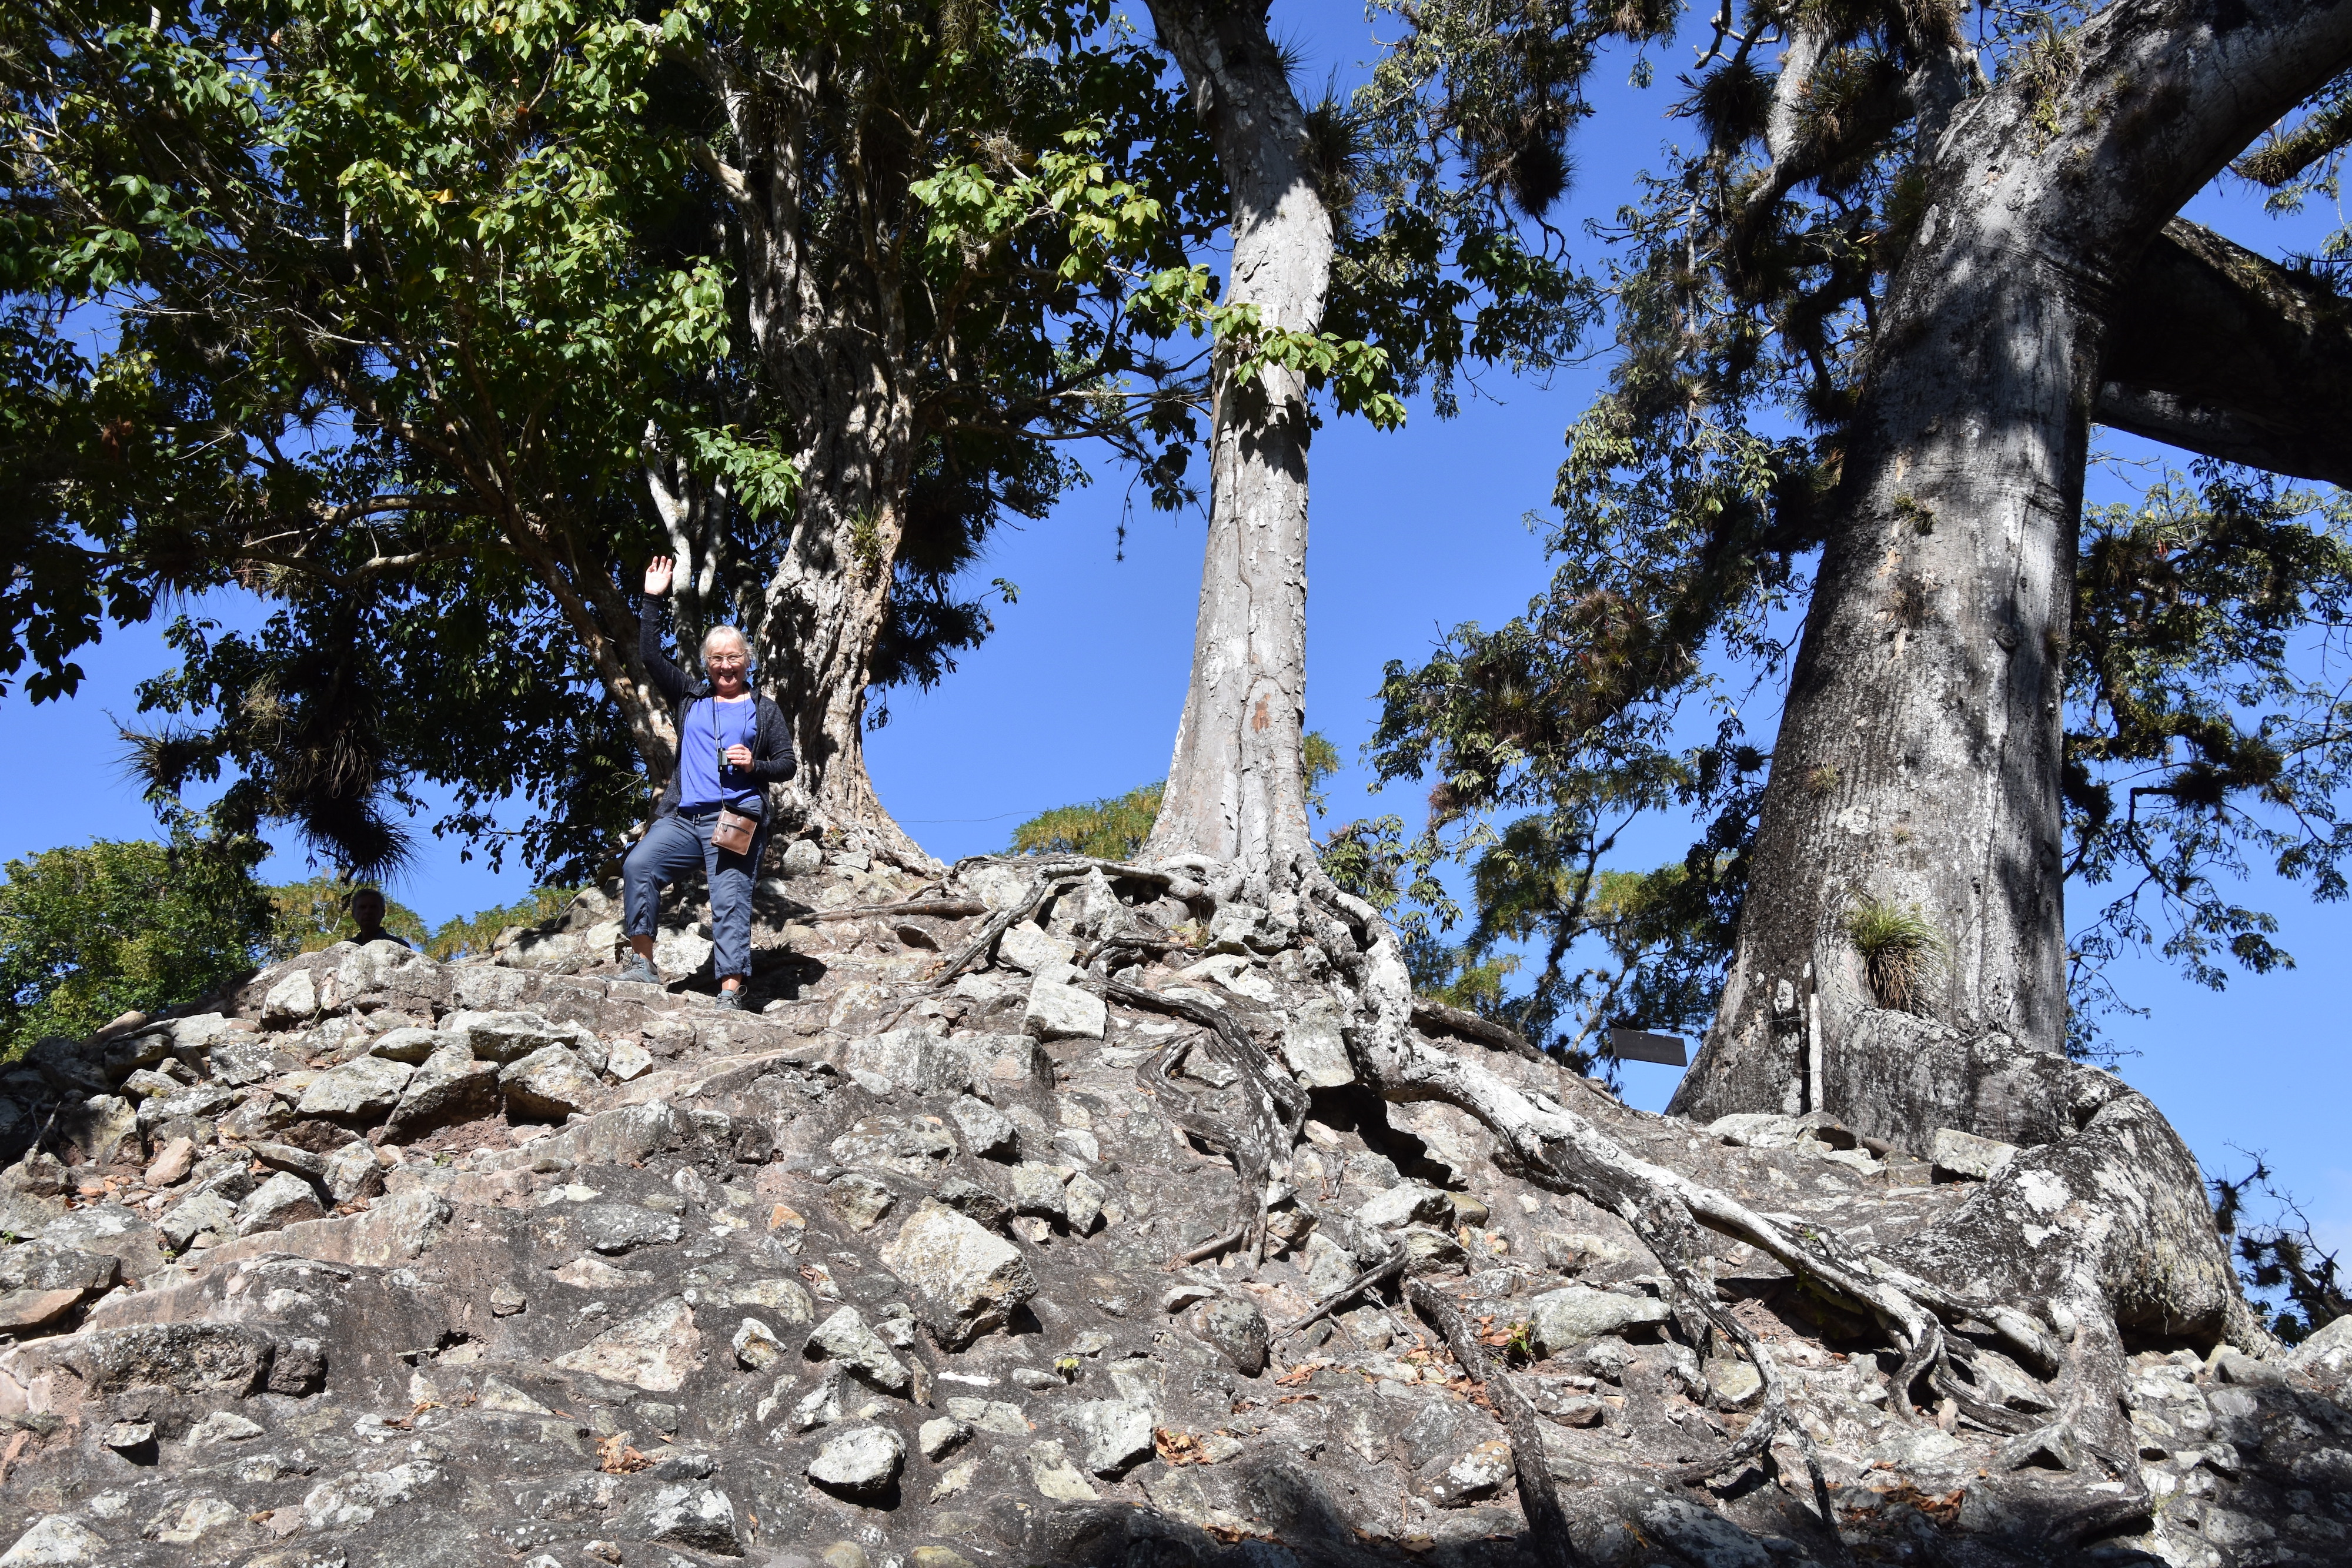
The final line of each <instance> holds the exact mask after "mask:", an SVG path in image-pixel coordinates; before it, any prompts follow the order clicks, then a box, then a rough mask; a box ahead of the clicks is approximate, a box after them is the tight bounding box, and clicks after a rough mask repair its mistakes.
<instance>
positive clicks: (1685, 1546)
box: [1637, 1497, 1773, 1568]
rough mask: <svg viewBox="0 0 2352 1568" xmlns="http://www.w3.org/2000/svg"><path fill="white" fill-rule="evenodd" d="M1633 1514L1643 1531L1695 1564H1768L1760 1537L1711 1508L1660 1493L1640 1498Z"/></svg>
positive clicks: (1752, 1567) (1753, 1567)
mask: <svg viewBox="0 0 2352 1568" xmlns="http://www.w3.org/2000/svg"><path fill="white" fill-rule="evenodd" d="M1637 1517H1638V1518H1639V1520H1640V1521H1641V1523H1642V1524H1643V1526H1644V1527H1645V1530H1646V1533H1648V1534H1649V1535H1651V1536H1652V1537H1653V1538H1654V1539H1655V1540H1657V1541H1659V1542H1663V1543H1664V1545H1666V1546H1667V1547H1668V1548H1670V1549H1672V1550H1673V1551H1674V1552H1677V1553H1679V1554H1680V1555H1681V1556H1683V1557H1684V1558H1686V1559H1687V1560H1689V1561H1690V1562H1692V1563H1697V1564H1698V1565H1699V1568H1772V1563H1773V1556H1772V1552H1771V1551H1770V1549H1769V1548H1768V1547H1767V1546H1766V1545H1765V1544H1764V1542H1762V1541H1761V1540H1759V1538H1758V1537H1756V1536H1754V1535H1750V1534H1749V1533H1748V1531H1745V1530H1742V1529H1741V1528H1740V1527H1739V1526H1738V1525H1737V1524H1735V1523H1733V1522H1732V1521H1730V1520H1727V1519H1726V1518H1724V1517H1723V1515H1721V1514H1719V1513H1717V1512H1716V1511H1714V1510H1713V1509H1711V1508H1701V1507H1700V1506H1699V1505H1698V1504H1696V1503H1694V1502H1686V1501H1685V1500H1683V1499H1681V1498H1667V1497H1662V1498H1658V1499H1656V1500H1654V1501H1649V1502H1644V1503H1643V1505H1642V1508H1641V1511H1640V1513H1639V1514H1638V1516H1637Z"/></svg>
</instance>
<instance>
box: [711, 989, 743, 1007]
mask: <svg viewBox="0 0 2352 1568" xmlns="http://www.w3.org/2000/svg"><path fill="white" fill-rule="evenodd" d="M710 1005H711V1006H712V1007H714V1008H717V1009H719V1011H720V1012H722V1013H740V1012H741V1011H742V1010H743V993H742V991H741V990H740V989H738V990H732V991H727V990H722V991H720V992H719V999H718V1000H717V1001H715V1002H713V1003H711V1004H710Z"/></svg>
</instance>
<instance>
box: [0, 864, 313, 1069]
mask: <svg viewBox="0 0 2352 1568" xmlns="http://www.w3.org/2000/svg"><path fill="white" fill-rule="evenodd" d="M266 852H267V849H266V846H261V845H256V844H251V843H247V844H246V845H243V846H241V847H240V846H238V845H236V844H235V843H233V842H230V841H219V840H214V841H206V840H205V839H200V838H195V837H191V836H189V835H187V834H185V833H183V834H180V835H177V836H175V837H174V838H173V841H171V842H170V843H156V842H154V841H152V840H145V839H133V840H128V841H117V840H106V839H101V840H100V841H97V842H95V843H90V844H83V845H78V846H75V847H72V848H68V849H55V850H44V851H42V852H40V853H38V854H35V855H27V856H26V857H24V858H23V859H21V860H12V861H10V862H8V864H7V867H6V871H7V880H6V882H5V883H0V1057H14V1056H16V1054H18V1053H20V1052H22V1051H24V1050H25V1049H26V1047H28V1046H31V1045H34V1044H36V1043H37V1042H38V1041H39V1040H43V1039H45V1038H47V1037H48V1036H50V1035H58V1036H62V1037H63V1038H65V1039H68V1040H81V1039H84V1038H86V1037H87V1036H89V1035H90V1034H92V1033H95V1032H96V1031H97V1030H100V1028H102V1027H104V1026H105V1025H106V1024H108V1023H110V1022H111V1021H113V1019H115V1018H117V1017H119V1016H120V1015H121V1014H122V1013H125V1012H131V1011H134V1010H135V1011H140V1012H153V1011H156V1010H159V1009H163V1008H167V1007H173V1006H176V1005H178V1004H180V1003H182V1002H191V1001H194V1000H195V999H196V998H199V997H202V996H204V995H205V994H206V993H208V992H210V991H213V990H215V989H217V988H220V987H221V986H223V985H225V984H226V983H227V982H229V981H231V980H234V979H236V978H238V977H241V976H243V975H245V974H247V973H248V972H249V971H251V969H252V968H253V967H254V966H255V964H257V963H258V962H259V961H261V960H262V959H263V958H265V957H266V956H268V953H269V952H270V950H271V946H272V944H273V942H274V941H275V939H276V936H277V923H276V919H275V915H276V911H275V908H274V907H273V905H272V904H271V901H270V899H269V896H268V894H267V893H265V892H264V891H263V890H262V888H261V887H260V886H259V885H258V884H257V883H255V882H254V880H253V875H252V870H253V866H254V865H255V864H256V863H257V862H258V860H259V858H260V856H261V855H262V854H264V853H266Z"/></svg>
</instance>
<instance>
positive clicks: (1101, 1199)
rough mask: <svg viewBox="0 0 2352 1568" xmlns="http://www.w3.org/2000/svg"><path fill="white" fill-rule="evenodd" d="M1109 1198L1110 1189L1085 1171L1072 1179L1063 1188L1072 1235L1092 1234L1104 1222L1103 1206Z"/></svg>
mask: <svg viewBox="0 0 2352 1568" xmlns="http://www.w3.org/2000/svg"><path fill="white" fill-rule="evenodd" d="M1109 1198H1110V1189H1109V1188H1108V1187H1106V1186H1103V1184H1102V1183H1100V1182H1098V1181H1097V1180H1095V1178H1094V1177H1092V1176H1088V1175H1087V1174H1086V1173H1085V1172H1084V1171H1080V1172H1079V1173H1077V1174H1076V1176H1072V1177H1070V1179H1069V1181H1068V1183H1067V1184H1066V1185H1065V1186H1063V1188H1062V1203H1063V1208H1064V1211H1065V1212H1064V1218H1066V1220H1067V1222H1068V1224H1069V1227H1070V1231H1071V1234H1073V1235H1076V1236H1086V1235H1089V1234H1091V1233H1092V1232H1093V1230H1094V1228H1095V1227H1096V1226H1097V1225H1098V1224H1100V1223H1101V1222H1102V1212H1103V1205H1104V1204H1105V1203H1106V1202H1108V1200H1109Z"/></svg>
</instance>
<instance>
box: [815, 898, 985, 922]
mask: <svg viewBox="0 0 2352 1568" xmlns="http://www.w3.org/2000/svg"><path fill="white" fill-rule="evenodd" d="M987 913H988V905H986V904H974V903H973V902H972V901H971V900H970V899H968V898H930V899H913V900H909V901H907V902H904V903H900V904H852V905H850V906H849V907H848V908H846V909H817V910H812V911H811V912H809V913H808V914H806V915H795V916H794V917H793V918H794V919H796V920H799V921H801V922H802V923H803V924H804V925H818V924H820V923H822V922H824V921H827V920H864V919H866V917H868V916H869V915H930V916H932V917H933V918H934V919H939V920H962V919H966V918H968V917H969V916H971V915H985V914H987Z"/></svg>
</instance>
